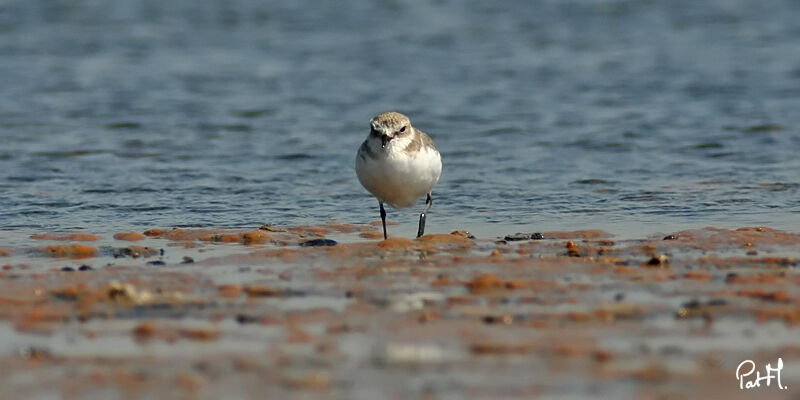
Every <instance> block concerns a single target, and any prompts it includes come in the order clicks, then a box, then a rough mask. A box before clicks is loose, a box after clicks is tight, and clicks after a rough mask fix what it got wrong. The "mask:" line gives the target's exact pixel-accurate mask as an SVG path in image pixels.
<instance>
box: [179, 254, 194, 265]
mask: <svg viewBox="0 0 800 400" xmlns="http://www.w3.org/2000/svg"><path fill="white" fill-rule="evenodd" d="M193 262H194V258H192V257H189V256H183V261H181V264H191V263H193Z"/></svg>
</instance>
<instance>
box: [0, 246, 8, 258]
mask: <svg viewBox="0 0 800 400" xmlns="http://www.w3.org/2000/svg"><path fill="white" fill-rule="evenodd" d="M10 255H11V250H10V249H6V248H4V247H0V257H8V256H10Z"/></svg>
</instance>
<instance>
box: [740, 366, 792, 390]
mask: <svg viewBox="0 0 800 400" xmlns="http://www.w3.org/2000/svg"><path fill="white" fill-rule="evenodd" d="M782 370H783V359H781V358H778V366H777V367H775V368H772V364H771V363H770V364H767V366H766V374H765V375H764V376H761V371H756V363H754V362H753V360H744V361H742V362H741V363H739V366H738V367H736V380H738V381H739V389H741V390H744V389H752V388H757V387H761V382H764V381H766V382H764V386H766V387H769V385H771V384H772V380H773V379H775V381H776V383H777V384H778V389H784V390H785V389H789V388H788V387H787V386H783V385H781V371H782ZM753 372H755V373H756V376H755V378H753V379H750V376H751V375H753ZM773 373H774V375H773Z"/></svg>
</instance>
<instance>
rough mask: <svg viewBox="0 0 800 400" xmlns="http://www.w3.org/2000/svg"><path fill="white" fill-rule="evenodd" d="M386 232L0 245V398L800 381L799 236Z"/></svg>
mask: <svg viewBox="0 0 800 400" xmlns="http://www.w3.org/2000/svg"><path fill="white" fill-rule="evenodd" d="M380 239H382V237H381V235H380V233H379V231H378V226H376V225H363V226H361V225H348V224H339V223H327V224H322V225H317V226H298V227H266V226H265V227H262V229H254V230H249V231H248V230H237V229H163V230H162V229H150V230H147V231H145V232H119V233H117V234H115V235H111V236H106V235H94V234H92V233H91V232H72V233H42V232H27V233H25V234H24V237H21V238H18V240H12V241H10V242H11V244H10V245H6V244H4V243H0V265H2V270H0V371H2V373H0V397H2V398H39V397H47V396H62V397H64V398H107V397H125V398H143V397H148V398H167V397H169V398H175V397H178V398H263V397H264V396H265V395H266V396H270V397H275V398H308V397H325V398H426V399H427V398H445V397H450V396H453V397H466V398H499V397H503V398H523V397H533V396H536V395H549V396H560V397H563V398H570V397H583V396H597V397H605V398H630V397H641V398H654V397H655V398H720V397H722V396H725V397H727V398H730V399H735V398H752V397H753V396H754V395H756V393H754V392H755V391H757V395H758V396H760V397H764V398H772V397H775V398H783V397H785V396H788V395H790V394H792V393H794V394H797V393H798V392H797V391H796V390H800V331H798V329H800V289H799V288H800V274H798V269H797V265H798V257H799V256H800V235H797V234H792V233H786V232H778V231H774V230H772V229H769V228H765V227H757V228H756V227H752V228H741V229H737V230H725V229H715V228H706V229H700V230H691V231H682V232H674V233H672V234H669V235H667V236H663V235H659V236H657V237H644V238H641V239H638V240H615V238H614V237H612V236H611V235H609V234H607V233H605V232H603V231H599V230H587V231H576V232H541V234H540V235H534V233H533V232H531V233H523V234H515V233H513V232H509V235H508V236H506V237H504V238H474V237H472V235H470V234H469V233H468V232H463V231H461V232H453V233H446V234H431V235H426V236H424V237H422V238H420V239H418V240H412V239H408V238H400V237H392V238H389V240H380ZM778 358H781V360H782V362H783V365H784V368H783V370H782V371H781V378H782V381H781V384H782V385H783V386H784V387H788V388H789V389H786V390H781V389H779V388H778V386H777V382H776V381H775V380H773V381H772V382H771V384H770V386H769V387H766V385H765V384H766V382H765V381H761V387H760V388H757V389H751V390H749V391H748V390H740V389H739V383H740V382H739V381H738V380H737V379H736V376H735V372H736V369H737V366H739V364H740V363H742V362H743V361H744V360H753V364H754V365H755V366H756V367H757V370H759V371H760V373H761V375H762V376H763V375H764V374H765V372H766V371H765V366H766V364H767V363H771V365H772V366H773V367H774V366H775V365H777V362H778ZM754 378H755V373H753V375H752V376H751V377H749V378H745V379H744V381H745V382H746V381H747V380H752V379H754ZM795 388H796V390H794V389H795Z"/></svg>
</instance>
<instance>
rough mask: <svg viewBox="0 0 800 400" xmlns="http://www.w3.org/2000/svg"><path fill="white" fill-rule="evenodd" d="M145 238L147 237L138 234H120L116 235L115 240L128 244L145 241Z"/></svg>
mask: <svg viewBox="0 0 800 400" xmlns="http://www.w3.org/2000/svg"><path fill="white" fill-rule="evenodd" d="M145 238H146V236H145V235H143V234H141V233H137V232H120V233H117V234H116V235H114V239H116V240H125V241H128V242H138V241H140V240H144V239H145Z"/></svg>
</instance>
